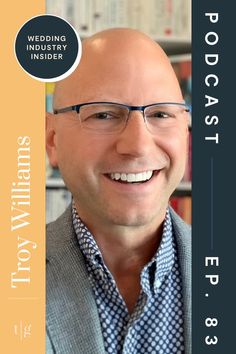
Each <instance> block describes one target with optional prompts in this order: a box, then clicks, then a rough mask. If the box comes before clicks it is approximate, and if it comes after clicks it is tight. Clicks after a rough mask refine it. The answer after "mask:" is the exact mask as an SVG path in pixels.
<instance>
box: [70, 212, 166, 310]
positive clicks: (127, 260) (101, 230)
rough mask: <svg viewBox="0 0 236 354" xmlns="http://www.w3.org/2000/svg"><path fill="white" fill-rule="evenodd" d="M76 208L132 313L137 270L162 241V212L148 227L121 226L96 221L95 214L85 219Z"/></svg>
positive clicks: (135, 294)
mask: <svg viewBox="0 0 236 354" xmlns="http://www.w3.org/2000/svg"><path fill="white" fill-rule="evenodd" d="M77 210H78V212H79V215H80V217H81V220H82V221H83V222H84V223H85V224H86V226H87V227H88V229H89V230H90V232H91V233H92V235H93V237H94V239H95V241H96V243H97V245H98V247H99V249H100V252H101V254H102V257H103V261H104V263H105V264H106V266H107V268H108V269H109V271H110V272H111V274H112V275H113V277H114V279H115V281H116V284H117V287H118V289H119V291H120V293H121V295H122V297H123V299H124V301H125V303H126V305H127V308H128V311H129V312H130V313H131V312H132V311H133V309H134V306H135V304H136V301H137V298H138V296H139V293H140V273H141V271H142V269H143V267H144V266H145V265H146V264H147V263H148V262H149V261H150V260H151V258H152V257H153V256H154V254H155V253H156V251H157V249H158V247H159V244H160V242H161V237H162V231H163V221H164V217H165V214H164V213H163V215H162V217H161V218H160V220H159V222H157V221H156V222H154V223H152V224H151V225H149V226H143V227H131V226H128V227H124V226H122V227H121V226H115V225H111V224H106V223H105V222H103V223H96V222H95V218H94V217H93V218H86V217H84V215H83V213H81V212H80V210H79V209H78V208H77ZM90 220H93V223H91V222H90Z"/></svg>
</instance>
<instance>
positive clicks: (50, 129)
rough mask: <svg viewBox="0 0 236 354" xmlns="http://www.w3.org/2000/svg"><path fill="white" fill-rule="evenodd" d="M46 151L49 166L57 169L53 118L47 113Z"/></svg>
mask: <svg viewBox="0 0 236 354" xmlns="http://www.w3.org/2000/svg"><path fill="white" fill-rule="evenodd" d="M46 150H47V154H48V158H49V161H50V164H51V166H53V167H57V166H58V163H57V146H56V131H55V117H54V115H53V114H52V113H48V112H47V114H46Z"/></svg>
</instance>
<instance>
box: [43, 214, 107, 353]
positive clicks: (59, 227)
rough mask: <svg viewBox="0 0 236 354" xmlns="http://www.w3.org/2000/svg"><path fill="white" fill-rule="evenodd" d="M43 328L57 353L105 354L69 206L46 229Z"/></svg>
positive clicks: (95, 308)
mask: <svg viewBox="0 0 236 354" xmlns="http://www.w3.org/2000/svg"><path fill="white" fill-rule="evenodd" d="M46 287H47V331H48V335H49V338H50V341H51V345H52V348H54V352H56V353H57V354H59V353H61V354H73V353H76V354H77V353H78V354H85V353H86V354H94V353H97V354H105V350H104V344H103V337H102V332H101V327H100V322H99V317H98V313H97V307H96V304H95V300H94V297H93V294H92V289H91V286H90V283H89V280H88V273H87V269H86V266H85V263H84V259H83V255H82V254H81V252H80V250H79V247H78V244H77V239H76V236H75V234H74V230H73V226H72V218H71V207H69V208H68V209H67V210H66V212H65V213H64V214H63V215H62V216H61V217H60V218H59V219H58V220H57V222H56V223H52V224H50V225H49V227H48V230H47V276H46Z"/></svg>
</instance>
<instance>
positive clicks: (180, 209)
mask: <svg viewBox="0 0 236 354" xmlns="http://www.w3.org/2000/svg"><path fill="white" fill-rule="evenodd" d="M170 206H171V207H172V208H173V209H174V210H175V211H176V213H177V214H178V215H179V216H180V217H181V218H182V219H183V220H184V221H185V222H186V223H187V224H189V225H191V223H192V198H191V197H189V196H185V197H183V196H182V197H175V196H172V197H171V198H170Z"/></svg>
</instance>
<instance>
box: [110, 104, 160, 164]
mask: <svg viewBox="0 0 236 354" xmlns="http://www.w3.org/2000/svg"><path fill="white" fill-rule="evenodd" d="M154 138H155V137H154V136H153V135H152V134H151V133H150V132H149V131H148V129H147V126H146V122H145V119H144V116H143V113H142V112H141V111H138V110H137V111H136V110H135V111H130V113H129V118H128V121H127V124H126V126H125V128H124V130H123V131H122V132H121V133H120V134H119V137H118V139H117V152H118V153H119V154H123V155H131V156H134V157H139V156H145V155H147V154H149V153H150V152H151V149H152V148H153V147H154V146H155V141H154Z"/></svg>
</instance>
